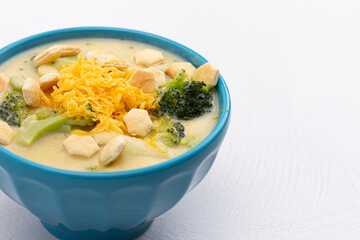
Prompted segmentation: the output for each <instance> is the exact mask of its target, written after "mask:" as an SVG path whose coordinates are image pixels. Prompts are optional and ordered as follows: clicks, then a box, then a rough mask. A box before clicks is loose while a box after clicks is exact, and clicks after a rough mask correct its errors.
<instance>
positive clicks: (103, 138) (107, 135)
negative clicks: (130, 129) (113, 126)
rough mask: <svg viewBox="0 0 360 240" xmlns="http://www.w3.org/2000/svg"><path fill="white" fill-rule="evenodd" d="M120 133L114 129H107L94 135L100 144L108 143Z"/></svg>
mask: <svg viewBox="0 0 360 240" xmlns="http://www.w3.org/2000/svg"><path fill="white" fill-rule="evenodd" d="M117 135H119V134H118V133H116V132H114V131H105V132H99V133H96V134H94V135H93V136H92V137H93V138H94V140H95V142H96V143H97V144H98V145H99V146H103V145H106V144H107V143H108V142H110V140H111V139H113V138H114V137H116V136H117Z"/></svg>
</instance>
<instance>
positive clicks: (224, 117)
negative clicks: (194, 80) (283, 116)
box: [0, 26, 231, 179]
mask: <svg viewBox="0 0 360 240" xmlns="http://www.w3.org/2000/svg"><path fill="white" fill-rule="evenodd" d="M78 32H89V33H90V32H109V33H111V32H123V33H127V34H134V35H138V36H144V37H148V38H154V39H156V40H159V41H163V42H166V43H167V44H170V45H172V46H173V47H175V48H177V49H181V51H186V52H190V53H192V54H195V55H196V56H197V57H199V58H200V59H201V60H203V61H205V62H206V59H205V58H204V57H202V56H201V55H200V54H198V53H197V52H195V51H193V50H191V49H190V48H188V47H185V46H184V45H182V44H180V43H177V42H175V41H173V40H170V39H167V38H164V37H161V36H158V35H155V34H152V33H147V32H143V31H138V30H133V29H126V28H115V27H92V26H89V27H75V28H64V29H57V30H52V31H47V32H43V33H39V34H35V35H32V36H29V37H26V38H23V39H20V40H18V41H15V42H13V43H11V44H9V45H7V46H5V47H3V48H2V49H0V56H1V55H3V54H5V53H6V52H8V51H11V50H13V49H16V48H19V47H20V46H21V45H23V44H27V43H31V42H33V41H36V40H39V39H42V38H47V37H51V36H54V35H58V34H71V33H78ZM70 39H71V38H70ZM73 39H79V38H76V37H74V38H73ZM29 49H30V48H29ZM219 86H220V95H221V97H222V100H223V103H222V106H221V109H222V111H221V113H220V116H219V119H218V123H217V124H216V126H215V128H214V129H213V130H212V132H211V133H210V134H209V135H208V136H207V137H206V138H205V139H204V140H203V141H201V142H200V143H199V144H198V145H196V146H195V147H194V148H192V149H190V150H189V151H187V152H185V153H183V154H181V155H179V156H177V157H175V158H172V159H169V160H166V161H164V162H161V163H158V164H155V165H151V166H148V167H143V168H136V169H131V170H123V171H112V172H86V171H73V170H66V169H60V168H55V167H50V166H47V165H43V164H40V163H36V162H33V161H31V160H28V159H25V158H23V157H20V156H18V155H16V154H14V153H12V152H10V151H9V150H7V149H5V148H4V147H2V146H0V157H1V155H4V156H6V157H7V158H10V159H12V160H13V161H16V162H17V163H18V164H21V165H24V166H25V167H29V168H33V169H36V170H39V171H42V172H46V173H52V174H55V175H65V176H68V177H73V178H96V179H99V178H101V179H113V178H128V177H136V176H142V175H147V174H152V173H154V172H159V171H163V170H165V169H169V168H172V167H174V166H176V165H179V164H181V163H183V162H185V161H186V160H189V159H190V158H192V157H193V156H195V155H196V154H198V153H200V152H201V151H202V150H204V148H205V147H206V146H207V145H209V144H211V143H212V142H213V141H214V140H215V139H216V138H217V136H218V135H219V134H220V133H221V132H222V130H223V129H224V127H225V126H226V123H227V122H228V121H229V117H230V110H231V100H230V93H229V90H228V87H227V85H226V83H225V81H224V79H223V77H222V76H221V74H220V75H219V82H218V87H219Z"/></svg>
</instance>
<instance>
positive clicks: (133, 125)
mask: <svg viewBox="0 0 360 240" xmlns="http://www.w3.org/2000/svg"><path fill="white" fill-rule="evenodd" d="M124 122H125V125H126V128H127V130H128V132H129V134H130V135H133V136H137V137H145V136H146V135H147V134H148V133H149V132H150V130H151V129H152V127H153V123H152V121H151V119H150V117H149V114H148V112H147V111H146V110H142V109H134V108H133V109H131V110H130V111H129V112H128V113H127V114H126V115H125V117H124Z"/></svg>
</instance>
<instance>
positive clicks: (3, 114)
mask: <svg viewBox="0 0 360 240" xmlns="http://www.w3.org/2000/svg"><path fill="white" fill-rule="evenodd" d="M26 116H27V107H26V103H25V101H24V99H23V97H22V96H21V95H20V94H19V93H16V92H13V91H6V92H5V98H4V101H3V102H2V103H1V104H0V118H1V119H2V120H3V121H5V122H7V123H8V124H9V125H12V126H20V125H21V120H22V119H24V118H25V117H26Z"/></svg>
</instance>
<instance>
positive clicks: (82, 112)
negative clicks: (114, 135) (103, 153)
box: [42, 55, 158, 135]
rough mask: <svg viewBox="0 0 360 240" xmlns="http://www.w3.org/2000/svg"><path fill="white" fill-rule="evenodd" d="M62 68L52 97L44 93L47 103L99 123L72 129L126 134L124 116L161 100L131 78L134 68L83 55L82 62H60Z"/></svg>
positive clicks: (84, 133) (43, 96)
mask: <svg viewBox="0 0 360 240" xmlns="http://www.w3.org/2000/svg"><path fill="white" fill-rule="evenodd" d="M59 71H60V81H59V82H58V83H57V85H56V86H54V87H53V90H54V91H53V92H52V93H51V94H50V96H49V97H48V96H46V95H45V94H42V100H43V102H44V104H45V105H48V107H51V108H53V109H54V110H56V111H58V112H60V113H62V114H64V115H66V116H69V117H76V118H77V119H80V118H82V117H84V118H88V117H92V118H93V119H94V120H95V121H96V123H97V124H96V126H95V128H93V129H92V130H91V131H90V132H84V131H80V130H74V131H73V132H72V133H75V134H82V135H88V134H89V135H93V134H95V133H98V132H102V131H109V130H114V131H116V132H118V133H120V134H124V133H126V126H125V124H124V122H123V117H124V116H125V115H126V114H127V113H128V111H130V110H131V109H132V108H138V109H145V110H151V109H155V108H156V106H157V104H158V101H156V97H155V93H151V94H145V93H143V92H142V91H141V89H139V88H137V87H133V86H131V85H130V84H129V83H128V82H127V79H129V78H130V76H131V74H132V73H133V71H132V70H129V71H128V70H119V69H117V68H114V67H101V66H100V65H97V63H96V61H95V60H94V59H84V58H83V56H82V55H79V60H78V62H70V63H68V64H67V65H64V66H60V67H59ZM88 104H90V105H91V108H89V105H88Z"/></svg>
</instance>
